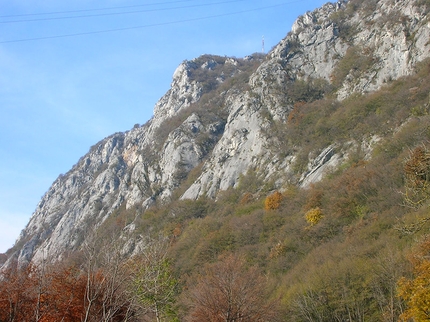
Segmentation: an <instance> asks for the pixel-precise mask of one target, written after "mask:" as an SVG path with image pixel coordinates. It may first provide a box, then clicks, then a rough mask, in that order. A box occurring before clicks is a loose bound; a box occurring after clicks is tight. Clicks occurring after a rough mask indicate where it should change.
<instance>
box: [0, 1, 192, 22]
mask: <svg viewBox="0 0 430 322" xmlns="http://www.w3.org/2000/svg"><path fill="white" fill-rule="evenodd" d="M190 1H195V0H180V1H167V2H158V3H147V4H136V5H132V6H118V7H104V8H97V9H96V8H94V9H79V10H66V11H51V12H40V13H21V14H15V15H2V16H0V18H14V17H29V16H43V15H57V14H65V13H78V12H91V11H103V10H116V9H127V8H136V7H149V6H158V5H165V4H172V3H182V2H190Z"/></svg>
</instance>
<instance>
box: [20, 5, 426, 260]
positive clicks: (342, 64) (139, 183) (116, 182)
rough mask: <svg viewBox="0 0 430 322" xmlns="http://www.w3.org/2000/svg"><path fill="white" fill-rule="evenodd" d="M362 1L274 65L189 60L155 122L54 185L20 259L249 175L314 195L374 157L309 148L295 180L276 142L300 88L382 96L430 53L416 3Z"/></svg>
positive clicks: (255, 58)
mask: <svg viewBox="0 0 430 322" xmlns="http://www.w3.org/2000/svg"><path fill="white" fill-rule="evenodd" d="M365 3H366V4H365V5H361V6H360V5H357V7H354V8H351V5H350V4H348V2H347V1H340V2H337V3H328V4H326V5H324V6H323V7H321V8H319V9H317V10H315V11H313V12H308V13H305V14H304V15H303V16H301V17H299V18H298V19H297V20H296V22H295V23H294V24H293V26H292V29H291V31H290V32H289V33H288V34H287V36H286V37H285V38H284V39H282V40H281V41H280V42H279V44H278V45H277V46H275V47H274V49H273V50H272V51H271V52H270V53H269V54H268V55H266V57H262V56H261V55H260V56H259V55H252V56H249V57H246V58H244V59H236V58H227V57H218V56H211V55H204V56H202V57H199V58H196V59H194V60H191V61H184V62H183V63H181V64H180V65H179V66H178V68H177V69H176V71H175V72H174V74H173V79H172V83H171V88H170V89H169V90H168V91H167V93H166V94H165V95H164V96H163V97H162V98H161V99H160V100H159V101H158V103H157V104H156V105H155V108H154V116H153V117H152V119H151V120H150V121H149V122H148V123H146V124H145V125H143V126H140V127H135V128H133V129H131V130H130V131H128V132H125V133H116V134H113V135H111V136H110V137H107V138H105V139H104V140H102V141H101V142H99V143H97V144H96V145H94V146H93V147H92V148H91V149H90V151H89V152H88V153H87V154H86V155H85V156H83V157H82V158H81V159H80V160H79V161H78V162H77V164H76V165H75V166H74V167H73V168H72V169H71V170H70V171H69V172H68V173H66V174H65V175H61V176H60V177H58V179H57V180H55V182H54V183H53V184H52V186H51V187H50V189H49V190H48V192H47V193H46V194H45V195H44V196H43V198H42V200H41V201H40V203H39V205H38V206H37V208H36V210H35V212H34V213H33V215H32V217H31V219H30V221H29V223H28V225H27V227H26V228H25V229H24V230H23V231H22V233H21V235H20V236H19V238H18V240H17V243H16V245H15V247H14V251H15V253H14V256H15V257H16V258H18V260H19V261H20V262H22V263H24V262H28V261H30V260H33V261H40V260H42V259H44V258H49V259H50V260H58V259H61V258H62V256H64V254H66V253H67V252H68V251H73V250H77V249H79V247H80V246H81V245H82V243H83V242H84V241H85V240H86V238H87V237H88V234H90V232H91V229H93V227H97V226H99V225H100V224H101V223H103V222H104V221H105V220H107V219H109V218H110V216H112V215H113V214H114V213H115V211H118V209H123V208H124V209H131V208H132V207H136V206H138V207H141V209H143V210H144V209H146V208H147V207H149V206H151V205H152V204H153V203H154V202H156V201H157V202H162V203H163V202H164V203H166V202H169V200H170V199H171V198H172V196H173V195H174V194H178V193H180V195H179V196H176V197H180V198H182V199H197V198H198V197H200V196H209V197H211V198H215V199H216V197H217V194H218V192H219V191H222V190H226V189H228V188H230V187H236V186H237V185H238V184H239V178H240V176H241V175H243V174H245V173H247V172H248V171H249V170H253V171H255V172H256V173H257V174H258V175H259V176H260V177H261V178H264V179H265V180H269V179H270V180H273V181H274V182H275V183H276V185H278V186H279V187H282V186H283V185H284V184H285V183H287V182H288V183H290V184H291V183H293V184H297V185H300V186H302V187H306V186H308V185H309V184H311V183H312V182H316V181H318V180H320V179H321V178H322V177H323V176H324V175H325V173H327V171H330V169H332V168H333V167H336V166H337V165H339V164H340V163H341V162H342V160H343V159H344V158H345V157H346V156H347V155H348V146H351V147H352V146H356V145H357V144H361V145H365V146H367V147H369V150H371V147H372V144H373V143H374V142H375V140H374V141H372V142H373V143H372V142H370V141H369V142H351V143H350V144H349V145H346V146H337V145H336V142H332V143H331V144H330V145H329V146H327V147H326V148H325V149H323V150H322V151H312V153H313V156H312V157H309V160H310V161H309V164H308V166H307V168H306V170H305V171H304V172H303V173H302V174H300V175H299V176H298V178H297V180H296V181H294V180H293V181H291V172H292V170H291V164H292V162H293V161H294V160H295V158H296V157H297V156H296V155H295V154H294V153H290V154H288V153H285V151H280V149H279V148H277V147H278V146H279V143H280V142H276V140H275V139H273V138H272V137H271V135H270V133H271V132H272V131H274V126H275V123H276V122H281V123H282V122H286V120H287V119H288V116H289V113H290V111H291V110H292V109H293V106H294V102H297V101H300V99H301V96H300V95H301V92H300V86H299V85H303V84H305V85H306V86H308V87H309V88H310V89H309V91H310V94H311V95H313V97H314V98H315V99H318V98H319V97H320V95H322V94H321V93H322V91H321V89H322V88H326V87H330V86H332V87H334V88H336V89H337V90H336V92H335V93H334V95H336V97H337V98H338V99H339V100H342V99H345V98H346V97H348V96H350V95H351V94H352V93H354V92H360V93H364V92H370V91H374V90H377V89H379V88H380V87H381V86H383V85H384V84H385V83H386V82H388V81H390V80H393V79H397V78H399V77H401V76H404V75H407V74H409V73H411V71H413V69H414V66H415V65H416V64H417V63H419V62H420V61H422V60H424V59H425V58H428V57H429V56H430V41H429V39H430V22H429V18H428V13H427V11H426V10H425V7H424V6H420V5H419V1H415V0H404V1H392V0H380V1H366V2H365ZM257 67H258V68H257ZM309 84H311V85H309ZM372 140H373V139H372ZM292 151H300V147H295V150H294V149H292ZM190 172H193V175H192V176H190ZM190 180H191V181H190ZM179 188H181V189H179ZM134 227H135V226H134V225H133V224H131V225H129V227H127V228H128V229H129V230H133V229H134Z"/></svg>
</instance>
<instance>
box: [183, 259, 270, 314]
mask: <svg viewBox="0 0 430 322" xmlns="http://www.w3.org/2000/svg"><path fill="white" fill-rule="evenodd" d="M266 285H267V283H266V279H265V278H264V277H263V276H262V275H261V274H260V272H259V270H258V269H257V268H255V267H250V268H247V267H246V263H245V261H244V260H243V259H242V258H238V257H236V256H234V255H230V256H227V257H225V258H223V259H222V260H221V261H219V262H216V263H214V264H211V265H208V266H206V267H205V269H204V271H203V273H202V274H201V275H200V276H198V278H197V283H196V284H195V285H194V286H193V287H191V289H190V291H189V293H188V294H187V297H188V299H189V306H190V310H189V313H188V316H187V318H186V321H189V322H203V321H208V322H233V321H235V322H242V321H243V322H244V321H246V322H257V321H275V320H276V318H277V310H276V305H275V302H274V301H269V300H268V298H267V287H266Z"/></svg>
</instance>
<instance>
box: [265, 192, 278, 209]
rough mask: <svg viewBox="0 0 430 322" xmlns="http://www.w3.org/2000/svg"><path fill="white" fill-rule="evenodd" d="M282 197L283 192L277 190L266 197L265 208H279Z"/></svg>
mask: <svg viewBox="0 0 430 322" xmlns="http://www.w3.org/2000/svg"><path fill="white" fill-rule="evenodd" d="M282 198H283V197H282V193H280V192H279V191H275V192H274V193H272V194H271V195H270V196H267V197H266V200H265V201H264V208H265V209H266V210H276V209H278V208H279V207H280V206H281V202H282Z"/></svg>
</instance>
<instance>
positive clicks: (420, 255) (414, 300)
mask: <svg viewBox="0 0 430 322" xmlns="http://www.w3.org/2000/svg"><path fill="white" fill-rule="evenodd" d="M409 260H410V262H411V264H412V266H413V277H412V278H405V277H402V278H401V279H400V280H399V282H398V294H399V296H400V297H401V298H402V299H403V300H404V301H405V302H406V305H407V309H406V310H405V311H404V312H403V314H402V315H401V316H400V318H401V320H402V321H410V320H412V321H430V236H426V238H424V240H423V241H422V242H421V243H420V244H419V245H418V248H417V250H415V251H414V252H413V253H412V254H411V256H410V259H409Z"/></svg>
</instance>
